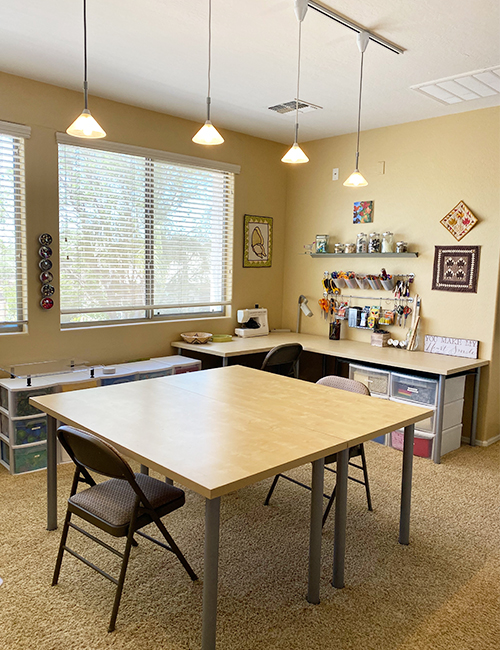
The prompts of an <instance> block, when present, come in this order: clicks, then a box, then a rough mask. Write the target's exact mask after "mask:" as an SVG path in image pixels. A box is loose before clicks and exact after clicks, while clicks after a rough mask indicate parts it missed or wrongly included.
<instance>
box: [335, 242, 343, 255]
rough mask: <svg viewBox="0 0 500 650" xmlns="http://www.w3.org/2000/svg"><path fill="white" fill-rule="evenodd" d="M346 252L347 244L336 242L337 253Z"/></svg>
mask: <svg viewBox="0 0 500 650" xmlns="http://www.w3.org/2000/svg"><path fill="white" fill-rule="evenodd" d="M344 252H345V244H335V253H337V255H338V254H339V253H344Z"/></svg>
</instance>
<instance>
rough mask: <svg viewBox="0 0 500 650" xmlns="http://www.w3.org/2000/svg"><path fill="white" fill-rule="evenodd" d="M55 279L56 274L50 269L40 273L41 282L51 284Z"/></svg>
mask: <svg viewBox="0 0 500 650" xmlns="http://www.w3.org/2000/svg"><path fill="white" fill-rule="evenodd" d="M53 279H54V276H53V275H52V273H50V271H44V272H43V273H40V282H42V283H43V284H49V283H50V282H52V280H53Z"/></svg>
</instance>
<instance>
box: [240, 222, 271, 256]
mask: <svg viewBox="0 0 500 650" xmlns="http://www.w3.org/2000/svg"><path fill="white" fill-rule="evenodd" d="M272 257H273V218H272V217H258V216H255V215H251V214H246V215H245V222H244V245H243V267H244V268H262V267H269V266H271V265H272Z"/></svg>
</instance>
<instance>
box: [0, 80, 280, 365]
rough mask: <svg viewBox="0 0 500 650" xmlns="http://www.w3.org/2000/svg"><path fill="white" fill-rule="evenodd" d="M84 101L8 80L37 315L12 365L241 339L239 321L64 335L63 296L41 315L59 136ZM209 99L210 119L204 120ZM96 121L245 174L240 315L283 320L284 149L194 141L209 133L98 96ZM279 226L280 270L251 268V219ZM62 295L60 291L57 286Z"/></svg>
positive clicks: (113, 134) (1, 113)
mask: <svg viewBox="0 0 500 650" xmlns="http://www.w3.org/2000/svg"><path fill="white" fill-rule="evenodd" d="M82 101H83V100H82V95H81V93H76V92H72V91H69V90H64V89H62V88H58V87H55V86H50V85H47V84H42V83H38V82H34V81H30V80H27V79H22V78H19V77H15V76H11V75H7V74H2V73H0V120H5V121H11V122H17V123H21V124H26V125H28V126H30V127H31V129H32V134H31V138H30V139H29V140H27V143H26V185H27V190H26V200H27V240H28V292H29V295H28V303H29V304H28V308H29V327H28V332H27V333H26V334H10V335H2V336H0V366H1V365H2V363H9V362H17V363H21V362H25V361H35V360H46V359H61V358H66V357H73V356H77V357H81V358H83V359H87V360H89V361H91V362H93V363H97V362H104V363H115V362H119V361H126V360H132V359H137V358H148V357H150V356H154V355H156V356H158V355H161V354H170V353H171V351H172V350H171V348H170V341H173V340H178V339H179V338H180V337H179V334H180V332H185V331H189V330H192V329H198V330H204V331H210V332H219V333H225V332H232V331H233V330H234V327H235V324H236V323H235V318H234V316H233V317H232V318H224V319H217V320H214V319H209V320H197V321H187V322H186V321H184V322H182V321H177V322H168V323H167V322H158V323H144V324H137V325H120V326H106V327H98V328H96V327H93V328H86V329H85V328H82V329H77V330H66V331H61V330H60V327H59V313H58V308H57V307H58V303H57V293H56V296H55V298H56V301H55V302H56V305H55V307H54V309H52V310H51V311H49V312H46V311H44V310H42V309H41V307H39V300H40V282H39V280H38V275H39V273H40V271H39V269H38V260H39V257H38V248H39V244H38V236H39V235H40V233H42V232H49V233H51V234H52V236H53V237H54V243H53V246H52V248H53V250H54V256H53V260H54V271H55V277H56V278H57V274H58V261H57V260H58V197H57V146H56V140H55V133H56V132H57V131H59V132H62V131H64V130H65V129H66V128H67V126H68V125H69V124H70V123H71V122H72V121H73V120H74V118H75V117H76V116H77V115H78V114H79V113H80V111H81V109H82ZM203 101H204V99H203V97H201V96H200V118H202V116H203V110H204V108H203ZM90 107H91V110H92V111H93V114H94V115H95V116H96V118H97V119H98V121H99V122H100V123H101V124H102V126H103V127H104V129H105V130H106V131H107V134H108V140H110V141H113V142H122V143H127V144H132V145H138V146H143V147H151V148H155V149H160V150H165V151H171V152H175V153H181V154H186V155H191V156H199V157H205V158H211V159H216V160H221V161H224V162H230V163H234V164H238V165H241V174H239V175H238V176H236V191H235V228H234V268H233V297H234V302H233V307H234V308H233V314H234V315H235V314H236V309H241V308H244V307H253V305H254V303H256V302H258V303H260V304H261V305H262V306H266V307H267V308H268V309H269V320H270V325H271V326H272V327H279V326H280V324H281V313H282V280H283V241H284V227H285V223H284V217H285V190H286V170H285V169H284V166H283V164H282V163H281V162H280V157H281V156H282V155H283V151H282V150H283V146H282V145H278V144H276V143H273V142H269V141H267V140H262V139H259V138H252V137H250V136H246V135H242V134H240V133H232V132H226V131H222V133H223V135H224V137H225V138H226V142H225V144H224V145H222V146H220V147H210V148H207V147H200V146H199V145H196V144H194V143H192V142H191V137H192V136H193V134H194V133H195V132H196V131H197V129H198V128H199V124H195V123H193V122H190V121H187V120H183V119H179V118H175V117H171V116H168V115H163V114H160V113H155V112H152V111H147V110H142V109H139V108H135V107H132V106H127V105H124V104H119V103H116V102H112V101H108V100H104V99H100V98H96V97H93V98H91V99H90ZM245 213H248V214H256V215H265V216H271V217H273V218H274V257H273V265H272V267H271V268H265V269H243V268H242V259H243V247H242V242H243V216H244V214H245ZM56 289H57V282H56Z"/></svg>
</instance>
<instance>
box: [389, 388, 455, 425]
mask: <svg viewBox="0 0 500 650" xmlns="http://www.w3.org/2000/svg"><path fill="white" fill-rule="evenodd" d="M391 401H392V402H399V403H405V401H406V400H402V399H397V398H396V397H391ZM463 410H464V400H463V399H457V400H455V401H454V402H448V404H445V405H444V408H443V430H444V429H449V428H450V427H454V426H456V425H457V424H462V413H463ZM415 431H425V432H426V433H436V407H434V415H431V417H430V418H427V420H421V421H420V422H417V423H416V424H415Z"/></svg>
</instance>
